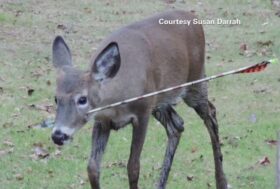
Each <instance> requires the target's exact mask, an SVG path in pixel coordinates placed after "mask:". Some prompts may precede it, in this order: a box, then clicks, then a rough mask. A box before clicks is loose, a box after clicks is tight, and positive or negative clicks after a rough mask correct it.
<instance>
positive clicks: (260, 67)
mask: <svg viewBox="0 0 280 189" xmlns="http://www.w3.org/2000/svg"><path fill="white" fill-rule="evenodd" d="M270 63H271V62H269V61H263V62H261V63H258V64H255V65H253V66H250V67H248V68H246V69H244V70H240V71H238V72H236V74H238V73H256V72H261V71H263V70H264V69H265V68H266V67H267V65H268V64H270Z"/></svg>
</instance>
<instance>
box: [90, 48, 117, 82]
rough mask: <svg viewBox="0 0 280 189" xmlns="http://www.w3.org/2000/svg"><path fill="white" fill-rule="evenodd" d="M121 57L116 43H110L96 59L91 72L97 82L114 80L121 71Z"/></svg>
mask: <svg viewBox="0 0 280 189" xmlns="http://www.w3.org/2000/svg"><path fill="white" fill-rule="evenodd" d="M120 65H121V56H120V52H119V47H118V44H117V43H116V42H112V43H110V44H109V45H108V46H107V47H106V48H105V49H104V50H102V52H101V53H100V54H99V55H98V56H97V58H96V59H95V61H94V63H93V65H92V68H91V71H92V72H93V78H94V79H95V80H96V81H103V80H105V79H108V78H113V77H114V76H115V75H116V74H117V73H118V71H119V68H120Z"/></svg>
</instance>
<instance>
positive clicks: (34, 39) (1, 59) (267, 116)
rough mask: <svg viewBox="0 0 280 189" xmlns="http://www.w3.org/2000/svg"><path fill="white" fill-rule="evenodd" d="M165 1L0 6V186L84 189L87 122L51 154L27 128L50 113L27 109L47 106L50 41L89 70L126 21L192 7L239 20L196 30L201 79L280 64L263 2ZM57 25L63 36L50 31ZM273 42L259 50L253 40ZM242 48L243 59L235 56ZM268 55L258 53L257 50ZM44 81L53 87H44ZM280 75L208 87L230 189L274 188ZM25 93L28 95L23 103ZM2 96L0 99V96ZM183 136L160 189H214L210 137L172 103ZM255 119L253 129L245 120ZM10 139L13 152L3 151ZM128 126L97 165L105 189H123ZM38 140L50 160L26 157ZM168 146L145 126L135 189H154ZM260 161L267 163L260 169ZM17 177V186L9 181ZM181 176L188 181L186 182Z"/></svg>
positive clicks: (42, 134)
mask: <svg viewBox="0 0 280 189" xmlns="http://www.w3.org/2000/svg"><path fill="white" fill-rule="evenodd" d="M185 2H186V3H183V2H182V1H179V2H176V3H173V4H167V3H165V2H164V1H155V2H151V1H147V0H146V1H139V0H138V1H136V0H134V1H128V0H121V1H90V0H84V1H74V0H69V1H38V0H37V1H36V0H26V1H24V3H23V2H21V1H5V0H4V1H2V2H1V6H0V24H1V27H0V66H1V69H0V87H1V90H0V102H1V103H0V111H1V113H0V151H8V150H10V151H11V152H10V153H8V154H4V155H0V183H1V186H0V188H3V189H4V188H5V189H6V188H9V189H13V188H15V189H18V188H28V189H32V188H34V189H35V188H36V189H37V188H50V189H52V188H54V189H55V188H89V182H88V180H87V173H86V166H87V159H88V156H89V152H90V148H91V146H90V145H91V135H90V134H91V125H92V123H91V124H88V125H87V126H85V127H84V128H83V129H82V130H81V131H80V132H79V133H78V134H77V135H76V136H75V139H74V141H73V143H71V144H70V145H67V146H64V147H63V148H62V149H61V154H60V155H59V156H58V155H55V152H57V150H58V149H57V147H56V146H55V145H54V144H53V143H52V141H51V139H50V133H51V130H50V129H36V128H29V127H28V126H30V125H34V124H37V123H40V122H41V121H42V120H44V119H46V118H49V117H53V116H54V115H53V113H46V112H44V111H37V110H33V109H31V108H29V105H30V104H43V105H44V104H54V103H53V95H54V89H55V70H54V69H53V68H52V65H51V43H52V40H53V39H54V36H55V35H57V34H60V35H63V36H64V37H65V39H66V41H67V42H68V43H69V45H70V47H71V48H72V51H73V59H74V62H75V64H76V65H78V66H79V67H81V68H84V69H85V68H87V67H88V63H89V60H90V57H91V54H92V53H93V52H94V51H95V49H96V47H97V46H98V44H99V43H100V41H101V40H102V39H104V38H105V37H106V35H107V34H109V33H110V32H112V31H113V30H115V29H117V28H119V27H121V26H123V25H125V24H127V23H131V22H133V21H137V20H140V19H141V18H144V17H146V16H148V15H151V14H153V13H156V12H160V11H163V10H166V9H171V8H178V9H185V10H195V11H196V14H197V15H199V17H200V18H204V19H212V18H219V17H222V18H225V19H226V18H228V19H231V18H239V19H240V20H241V25H237V26H218V25H206V26H204V29H205V34H206V41H207V56H210V59H208V60H207V64H206V66H207V73H208V75H212V74H215V73H218V72H222V71H227V70H230V69H234V68H238V67H241V66H245V65H250V64H253V63H256V62H260V61H262V60H265V59H270V58H271V57H277V56H278V57H279V55H280V43H279V42H280V40H279V27H280V22H279V17H277V16H275V15H274V11H273V10H272V7H271V5H270V1H263V0H256V1H252V0H248V1H245V0H238V1H234V3H233V1H229V0H226V1H222V0H206V1H200V2H201V3H199V2H198V1H195V0H190V1H187V0H185ZM59 24H61V25H63V26H65V28H66V29H65V30H62V29H59V28H57V25H59ZM268 40H271V41H273V45H271V46H269V47H261V46H259V45H258V43H257V42H258V41H268ZM241 43H245V44H247V45H248V49H249V51H250V52H251V54H252V55H251V56H242V55H240V54H239V52H240V50H239V47H240V44H241ZM264 48H267V49H268V50H267V52H266V54H264V55H261V53H260V52H261V51H264ZM48 82H51V85H48ZM279 84H280V71H279V68H278V67H277V65H271V66H269V67H268V69H267V70H266V71H265V72H262V73H259V74H248V75H236V76H229V77H226V78H222V79H218V80H215V81H211V82H210V83H209V96H210V99H211V100H212V101H214V104H215V105H216V107H217V109H218V120H219V124H220V135H221V139H222V142H223V147H222V151H223V153H224V167H225V172H226V175H227V178H228V181H229V184H230V185H231V186H232V188H238V189H239V188H242V189H243V188H244V189H263V188H265V189H266V188H274V183H275V181H274V178H275V160H276V158H275V157H276V153H275V152H276V147H275V146H270V145H268V144H266V142H265V140H267V139H276V133H277V131H278V130H279V123H280V118H279V113H280V104H279V97H280V94H279V91H280V90H279V89H280V87H279ZM28 88H32V89H34V90H35V91H34V93H33V95H32V96H28V94H27V90H28ZM1 91H2V92H1ZM177 110H178V112H179V113H180V115H182V116H183V118H184V121H185V132H184V133H183V137H182V140H181V143H180V145H179V148H178V150H177V153H176V156H175V161H174V164H173V167H172V171H171V173H170V177H169V180H168V187H167V188H182V189H185V188H193V189H201V188H208V186H207V185H209V187H210V188H215V182H214V166H213V158H212V150H211V145H210V139H209V136H208V133H207V131H206V129H205V128H204V126H203V124H202V121H201V120H200V119H199V118H198V116H197V115H196V114H195V113H194V112H193V110H191V109H189V108H186V107H185V105H183V104H180V105H179V106H178V107H177ZM252 116H255V117H256V122H252V121H250V117H252ZM5 141H10V142H12V143H13V144H14V146H9V145H7V144H6V143H5ZM130 141H131V128H130V127H126V128H125V129H122V130H120V131H118V132H113V133H112V135H111V137H110V141H109V144H108V148H107V150H106V153H105V156H104V161H103V164H102V175H101V183H102V187H103V188H109V189H119V188H128V179H127V176H126V168H125V166H123V165H125V164H126V161H127V158H128V155H129V149H130ZM36 143H42V144H43V148H44V149H47V150H48V151H49V153H50V156H49V157H48V158H46V159H38V160H36V159H34V158H32V156H31V155H32V154H33V150H34V144H36ZM165 147H166V135H165V131H164V129H163V128H162V127H161V126H159V125H157V124H156V122H155V120H153V119H151V120H150V124H149V130H148V134H147V139H146V142H145V146H144V150H143V154H142V157H141V164H142V166H141V175H140V187H141V188H142V189H150V188H153V186H154V185H155V183H156V182H157V179H158V176H159V170H160V166H161V162H162V160H163V155H164V151H165ZM0 154H1V153H0ZM264 156H267V157H268V158H269V160H270V161H271V163H270V164H268V165H267V166H261V165H259V164H258V163H256V162H258V161H259V160H260V159H262V158H263V157H264ZM18 174H20V175H21V176H23V179H17V177H18ZM187 176H193V177H194V179H193V180H192V181H188V180H187Z"/></svg>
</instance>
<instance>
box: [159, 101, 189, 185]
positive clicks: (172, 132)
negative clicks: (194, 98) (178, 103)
mask: <svg viewBox="0 0 280 189" xmlns="http://www.w3.org/2000/svg"><path fill="white" fill-rule="evenodd" d="M153 116H154V117H155V118H156V119H157V120H158V121H159V122H160V123H161V124H162V125H163V126H164V128H165V130H166V133H167V136H168V143H167V147H166V151H165V157H164V161H163V165H162V170H161V174H160V180H159V183H158V189H164V188H165V186H166V182H167V179H168V175H169V172H170V168H171V165H172V162H173V157H174V155H175V152H176V149H177V146H178V144H179V141H180V137H181V132H183V131H184V127H183V125H184V121H183V119H182V118H181V117H180V116H179V115H178V114H177V113H176V111H175V110H174V109H173V108H172V106H171V105H168V104H166V105H162V106H160V107H158V108H156V109H155V110H154V111H153Z"/></svg>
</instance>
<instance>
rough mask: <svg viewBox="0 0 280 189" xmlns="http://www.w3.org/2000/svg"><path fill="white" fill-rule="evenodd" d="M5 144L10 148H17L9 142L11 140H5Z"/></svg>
mask: <svg viewBox="0 0 280 189" xmlns="http://www.w3.org/2000/svg"><path fill="white" fill-rule="evenodd" d="M3 144H4V145H6V146H9V147H14V146H15V145H14V144H13V143H12V142H11V141H9V140H5V141H4V142H3Z"/></svg>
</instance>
